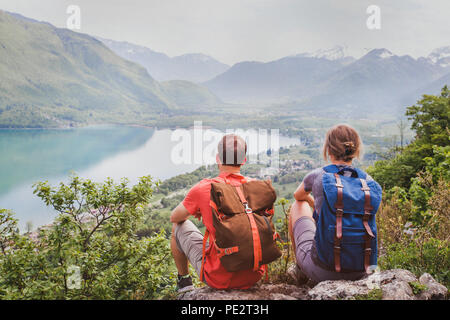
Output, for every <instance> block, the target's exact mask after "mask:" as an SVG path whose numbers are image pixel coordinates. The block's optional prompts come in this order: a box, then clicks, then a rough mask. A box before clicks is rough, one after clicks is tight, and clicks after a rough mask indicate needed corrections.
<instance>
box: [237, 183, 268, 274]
mask: <svg viewBox="0 0 450 320" xmlns="http://www.w3.org/2000/svg"><path fill="white" fill-rule="evenodd" d="M235 190H236V192H237V194H238V196H239V199H240V200H241V202H242V204H243V205H244V207H245V212H246V213H247V217H248V220H249V221H250V227H251V229H252V238H253V257H254V259H253V271H258V269H259V263H260V261H261V260H262V248H261V240H260V238H259V231H258V227H257V226H256V221H255V217H254V216H253V210H252V209H251V208H250V207H249V206H248V202H247V199H245V196H244V193H243V192H242V190H241V188H240V186H235Z"/></svg>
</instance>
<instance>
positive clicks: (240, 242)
mask: <svg viewBox="0 0 450 320" xmlns="http://www.w3.org/2000/svg"><path fill="white" fill-rule="evenodd" d="M241 182H242V183H241V184H231V183H230V181H229V180H228V179H227V178H224V179H222V178H215V179H214V180H213V182H212V183H211V200H210V206H211V212H212V221H213V227H214V229H215V234H214V236H213V235H211V234H210V232H209V231H208V230H206V232H205V236H204V238H203V252H202V267H201V274H200V280H202V279H203V266H204V262H205V251H206V242H207V239H208V238H210V245H213V246H215V249H216V251H217V255H218V257H219V259H220V263H221V264H222V265H223V267H224V268H225V269H226V270H227V271H228V272H236V271H240V270H247V269H253V270H254V271H257V270H258V269H259V268H260V267H261V266H262V265H265V264H267V263H270V262H272V261H274V260H276V259H278V258H279V257H280V256H281V251H280V250H279V248H278V246H277V244H276V242H275V240H276V238H277V237H278V234H277V232H276V231H275V227H274V225H273V222H272V217H273V214H274V209H273V206H274V202H275V200H276V193H275V190H274V188H273V187H272V184H271V182H270V180H266V181H260V180H251V181H248V182H247V180H246V179H245V178H243V179H242V180H241Z"/></svg>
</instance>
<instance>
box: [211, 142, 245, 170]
mask: <svg viewBox="0 0 450 320" xmlns="http://www.w3.org/2000/svg"><path fill="white" fill-rule="evenodd" d="M217 151H218V153H219V159H220V162H222V164H224V165H227V166H236V167H239V166H241V165H242V164H243V163H244V161H245V156H246V154H247V143H246V142H245V140H244V139H242V138H241V137H239V136H238V135H235V134H227V135H225V136H223V138H222V139H221V140H220V142H219V145H218V146H217Z"/></svg>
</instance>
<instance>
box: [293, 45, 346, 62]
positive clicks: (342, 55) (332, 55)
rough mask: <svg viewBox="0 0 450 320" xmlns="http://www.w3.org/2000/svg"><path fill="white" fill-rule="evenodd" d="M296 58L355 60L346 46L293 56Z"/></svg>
mask: <svg viewBox="0 0 450 320" xmlns="http://www.w3.org/2000/svg"><path fill="white" fill-rule="evenodd" d="M295 56H296V57H306V58H318V59H327V60H343V59H346V60H355V59H354V58H353V57H352V56H351V55H350V54H349V50H348V47H347V46H346V45H339V46H334V47H332V48H330V49H319V50H316V51H314V52H305V53H300V54H297V55H295Z"/></svg>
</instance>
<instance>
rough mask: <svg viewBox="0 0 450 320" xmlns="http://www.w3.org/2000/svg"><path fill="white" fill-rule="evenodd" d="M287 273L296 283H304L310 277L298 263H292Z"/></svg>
mask: <svg viewBox="0 0 450 320" xmlns="http://www.w3.org/2000/svg"><path fill="white" fill-rule="evenodd" d="M287 274H288V275H289V276H290V277H291V278H292V279H293V280H294V282H295V284H296V285H303V284H306V283H307V282H308V280H309V279H308V277H307V276H306V275H305V274H304V273H303V272H302V271H301V270H300V268H299V266H298V264H292V265H291V266H290V267H289V268H288V270H287Z"/></svg>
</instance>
